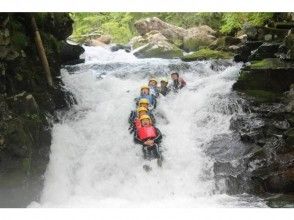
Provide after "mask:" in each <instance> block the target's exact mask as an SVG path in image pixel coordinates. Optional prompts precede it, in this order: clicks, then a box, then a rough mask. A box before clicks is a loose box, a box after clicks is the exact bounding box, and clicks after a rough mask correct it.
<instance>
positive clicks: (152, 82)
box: [149, 80, 157, 86]
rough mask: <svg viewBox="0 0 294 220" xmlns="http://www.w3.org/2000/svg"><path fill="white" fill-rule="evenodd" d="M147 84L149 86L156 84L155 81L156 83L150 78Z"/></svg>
mask: <svg viewBox="0 0 294 220" xmlns="http://www.w3.org/2000/svg"><path fill="white" fill-rule="evenodd" d="M149 85H150V86H156V85H157V83H156V82H155V81H154V80H151V81H150V82H149Z"/></svg>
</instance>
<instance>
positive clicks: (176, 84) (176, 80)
mask: <svg viewBox="0 0 294 220" xmlns="http://www.w3.org/2000/svg"><path fill="white" fill-rule="evenodd" d="M171 78H172V80H173V82H172V84H171V89H172V90H173V91H174V92H178V91H179V90H180V89H182V88H183V87H185V86H186V85H187V83H186V82H185V80H183V78H181V77H180V76H179V74H178V73H177V72H173V73H172V74H171Z"/></svg>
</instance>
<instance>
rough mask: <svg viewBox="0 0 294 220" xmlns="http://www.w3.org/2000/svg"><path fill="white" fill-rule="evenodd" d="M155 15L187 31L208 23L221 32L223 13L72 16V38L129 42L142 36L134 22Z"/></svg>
mask: <svg viewBox="0 0 294 220" xmlns="http://www.w3.org/2000/svg"><path fill="white" fill-rule="evenodd" d="M154 16H156V17H158V18H160V19H162V20H163V21H166V22H169V23H171V24H174V25H177V26H181V27H184V28H189V27H193V26H197V25H202V24H207V25H209V26H211V27H212V28H215V29H217V28H218V27H219V25H220V22H221V18H222V13H182V12H180V13H174V12H161V13H155V12H148V13H144V12H143V13H141V12H109V13H72V14H71V17H72V18H73V20H74V32H73V35H72V36H71V38H72V39H73V40H76V41H80V42H82V41H84V40H85V39H86V38H88V37H89V36H90V35H94V36H99V34H109V35H111V36H112V37H113V42H116V43H127V42H128V41H129V40H130V39H131V38H132V37H134V36H136V35H137V34H138V33H137V32H136V30H135V28H134V23H135V22H136V21H137V20H139V19H142V18H147V17H154Z"/></svg>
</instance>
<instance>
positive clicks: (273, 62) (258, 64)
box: [247, 58, 294, 69]
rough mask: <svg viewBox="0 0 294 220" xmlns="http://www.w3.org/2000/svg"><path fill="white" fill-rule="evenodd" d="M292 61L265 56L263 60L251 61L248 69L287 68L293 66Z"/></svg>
mask: <svg viewBox="0 0 294 220" xmlns="http://www.w3.org/2000/svg"><path fill="white" fill-rule="evenodd" d="M293 67H294V64H293V62H284V61H282V60H281V59H279V58H267V59H263V60H259V61H258V60H256V61H252V62H251V65H249V66H248V67H247V68H248V69H287V68H293Z"/></svg>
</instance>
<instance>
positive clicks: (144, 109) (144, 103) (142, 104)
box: [129, 99, 155, 133]
mask: <svg viewBox="0 0 294 220" xmlns="http://www.w3.org/2000/svg"><path fill="white" fill-rule="evenodd" d="M138 106H139V107H138V108H137V111H132V112H131V114H130V117H129V123H130V128H129V130H130V132H131V133H132V132H133V131H134V130H135V127H136V126H134V124H135V123H138V121H137V122H135V120H136V119H139V118H140V116H142V115H144V114H148V115H149V117H150V118H151V120H152V123H153V124H155V117H154V115H153V114H152V112H151V111H149V108H148V107H149V101H148V99H140V101H139V103H138Z"/></svg>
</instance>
